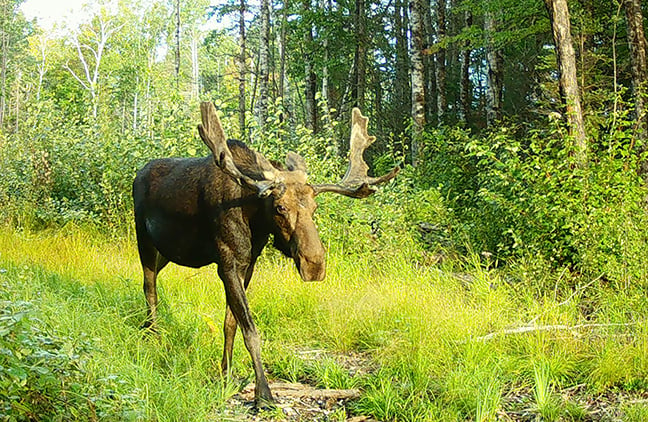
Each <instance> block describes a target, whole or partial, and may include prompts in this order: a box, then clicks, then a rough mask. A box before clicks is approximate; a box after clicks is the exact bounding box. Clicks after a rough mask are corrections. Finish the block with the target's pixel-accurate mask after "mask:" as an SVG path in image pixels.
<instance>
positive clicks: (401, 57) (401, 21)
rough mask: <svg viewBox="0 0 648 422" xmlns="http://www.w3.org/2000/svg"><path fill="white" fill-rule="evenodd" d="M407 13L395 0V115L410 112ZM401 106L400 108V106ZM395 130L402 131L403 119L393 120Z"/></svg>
mask: <svg viewBox="0 0 648 422" xmlns="http://www.w3.org/2000/svg"><path fill="white" fill-rule="evenodd" d="M408 23H409V22H408V15H407V7H406V6H405V5H404V2H403V0H396V3H395V14H394V29H395V30H396V38H395V42H396V48H395V54H396V58H395V61H396V83H395V86H394V90H395V94H396V107H397V108H396V109H395V113H396V115H397V116H403V115H406V114H408V113H410V110H411V109H412V105H411V99H412V96H411V92H412V91H411V89H410V74H409V55H408V52H407V28H408ZM400 107H402V108H400ZM394 123H395V124H396V125H397V126H396V132H397V133H402V132H403V131H404V130H405V128H404V126H403V124H404V123H405V122H404V121H403V119H399V120H397V121H396V122H394Z"/></svg>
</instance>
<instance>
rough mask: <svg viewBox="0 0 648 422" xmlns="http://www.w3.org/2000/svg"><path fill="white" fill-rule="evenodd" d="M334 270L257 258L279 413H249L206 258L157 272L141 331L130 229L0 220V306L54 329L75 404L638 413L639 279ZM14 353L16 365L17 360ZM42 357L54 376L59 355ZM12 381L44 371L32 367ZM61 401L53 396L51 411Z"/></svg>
mask: <svg viewBox="0 0 648 422" xmlns="http://www.w3.org/2000/svg"><path fill="white" fill-rule="evenodd" d="M464 265H465V264H464ZM329 270H330V271H329V274H328V276H327V280H326V281H325V282H322V283H304V282H302V281H301V280H300V279H299V278H298V275H297V274H296V271H295V269H294V264H293V263H292V262H290V261H287V260H284V259H282V258H280V257H279V258H277V257H275V256H274V255H271V254H268V255H264V257H263V260H260V262H259V264H258V268H257V272H256V273H255V278H254V280H253V283H252V284H251V285H250V288H249V291H248V293H249V295H248V297H249V299H250V307H251V309H252V310H253V314H254V318H255V321H256V323H257V327H258V329H259V332H260V333H261V336H262V339H263V354H262V357H263V361H264V364H265V369H266V373H267V375H268V378H269V380H270V382H271V384H270V388H271V390H272V391H273V393H274V395H275V398H276V401H277V407H276V408H275V409H272V410H262V411H257V410H255V409H254V406H253V398H254V397H253V394H254V393H253V391H254V388H253V386H252V385H249V382H250V379H251V377H252V369H251V366H250V361H249V354H248V353H247V350H246V349H245V347H244V345H243V342H242V341H241V339H240V337H239V339H238V341H237V342H236V343H235V348H234V356H233V361H232V363H233V368H232V369H233V370H232V376H233V379H234V380H236V382H232V380H231V379H227V378H225V377H221V376H220V371H219V368H220V365H219V364H220V357H221V354H222V350H223V349H222V347H223V344H222V335H221V331H222V330H221V324H222V312H223V311H222V310H223V309H224V307H225V298H224V294H223V292H222V287H221V286H220V282H218V280H217V274H216V269H215V268H213V267H207V268H203V269H199V270H194V269H187V268H182V267H178V266H169V267H168V268H165V270H164V272H163V273H162V276H161V277H160V285H159V294H160V311H159V316H160V320H159V326H160V331H159V333H158V335H156V336H143V335H142V331H141V329H140V327H141V325H142V321H143V320H144V319H145V318H146V311H145V307H144V299H143V295H142V292H141V281H140V280H141V269H140V267H139V262H138V261H137V255H136V247H135V245H134V244H133V243H132V239H123V240H121V241H113V240H109V239H108V240H106V239H102V238H100V237H95V236H93V235H92V234H88V233H86V232H84V231H76V230H75V231H71V232H67V233H66V232H60V231H59V232H53V233H36V234H34V233H23V232H16V231H12V230H6V229H5V230H0V301H4V302H3V303H5V304H13V305H11V306H14V307H16V309H18V310H20V309H22V308H23V307H24V306H25V305H24V304H25V303H29V304H30V305H29V308H28V309H31V311H30V312H31V314H30V315H32V318H33V321H32V320H30V321H32V322H30V324H34V327H33V328H32V327H31V326H26V330H27V331H26V332H33V331H29V330H40V331H36V332H42V333H46V334H47V338H50V337H51V338H58V339H61V340H60V343H61V344H62V346H61V347H63V346H65V347H63V349H62V350H63V351H64V352H65V353H64V354H63V355H61V356H63V357H65V359H67V360H66V361H70V362H71V363H73V364H74V365H76V366H74V368H76V369H75V370H76V371H77V372H76V373H78V375H79V376H80V377H82V379H83V384H84V386H85V387H87V391H86V392H85V393H84V394H85V396H83V397H88V398H89V400H93V399H94V400H95V401H94V402H92V403H96V408H95V407H92V408H88V407H87V403H88V402H90V401H89V400H85V399H84V400H80V401H78V403H77V407H76V408H74V412H76V414H78V415H90V416H92V415H94V414H95V413H98V412H102V413H101V414H102V415H105V416H106V417H107V418H109V420H145V421H148V420H157V421H160V422H166V421H169V422H171V421H177V420H186V418H187V415H191V416H192V418H193V420H200V421H231V422H248V421H287V422H297V421H300V422H301V421H323V422H324V421H326V422H328V421H331V422H340V421H351V422H368V421H383V422H387V421H411V422H434V421H438V422H445V421H495V420H497V421H520V422H531V421H539V420H542V421H557V422H559V421H586V422H587V421H597V422H598V421H606V422H607V421H610V422H612V421H614V422H616V421H623V422H643V421H646V420H648V313H647V312H648V295H647V294H646V290H648V286H646V287H645V288H644V284H642V281H641V280H638V281H636V283H635V284H632V283H628V284H627V285H626V284H621V285H619V286H615V285H613V284H611V283H609V282H604V281H601V280H598V279H595V280H581V279H578V278H569V275H568V274H563V273H560V274H557V275H556V274H552V273H548V272H546V271H533V268H525V269H524V270H525V272H524V273H522V272H518V274H517V275H516V276H515V277H512V276H510V274H503V273H502V272H500V271H495V270H490V269H487V268H484V267H483V266H481V265H480V264H479V263H476V264H475V265H474V266H473V267H472V268H470V267H468V268H466V267H465V266H464V268H459V267H448V266H446V267H444V266H439V265H436V266H426V267H415V266H413V265H412V263H411V262H409V260H408V259H407V258H406V257H404V258H402V259H400V260H399V259H397V257H396V258H392V259H390V260H389V261H384V262H383V261H381V262H380V263H379V264H376V263H375V262H374V261H372V260H370V259H369V258H362V257H353V259H351V258H348V257H346V256H342V255H336V254H331V255H330V256H329ZM459 273H461V274H463V273H466V274H470V277H458V276H457V274H459ZM583 310H587V312H584V311H583ZM22 314H24V312H22V313H20V315H22ZM23 321H27V320H25V319H23ZM89 321H92V323H89ZM1 322H2V321H1V320H0V323H1ZM24 324H27V323H26V322H24ZM9 328H11V327H9ZM14 340H15V339H13V338H11V337H9V336H4V337H2V336H0V346H2V342H4V346H2V347H5V348H7V350H10V349H12V348H13V349H15V350H16V353H17V354H16V356H18V355H20V356H22V355H24V354H25V353H27V352H28V351H26V350H27V349H26V348H25V347H23V346H21V343H20V342H16V341H14ZM24 341H29V342H30V343H29V344H32V343H33V342H34V341H33V339H32V338H30V337H25V339H24ZM48 341H49V340H48ZM36 344H37V345H39V344H40V343H36ZM30 347H31V346H30ZM42 347H52V346H51V345H50V344H49V343H47V344H44V345H42ZM32 348H33V347H32ZM3 356H5V357H6V355H2V354H0V359H2V358H3ZM39 356H40V355H39ZM39 356H34V359H36V360H37V361H38V362H39V363H42V362H41V359H40V357H39ZM56 356H59V355H56ZM57 359H58V357H57ZM61 359H63V358H61ZM14 363H15V366H17V369H21V368H22V367H23V363H24V359H22V360H19V359H15V362H14ZM45 363H46V364H48V365H50V366H51V368H52V371H53V373H56V374H59V373H61V372H60V369H61V368H60V366H61V365H60V363H59V360H56V359H50V360H48V361H45ZM0 364H1V362H0ZM30 368H31V367H30ZM28 369H29V368H28ZM30 371H31V369H30ZM15 373H18V372H15ZM19 374H25V375H24V376H27V374H31V375H33V376H34V380H40V378H38V377H37V376H38V372H35V373H33V374H32V372H26V371H22V372H20V373H19ZM31 375H30V376H31ZM30 380H31V378H30ZM0 381H2V374H1V373H0ZM55 384H56V385H59V388H60V383H58V382H57V383H55ZM27 385H28V386H33V388H34V389H35V388H36V387H38V385H39V384H38V383H37V382H36V383H34V384H27ZM30 388H31V387H30ZM34 391H36V390H34ZM38 392H39V394H40V396H38V397H40V398H41V399H43V394H42V391H41V390H38ZM0 393H2V391H0ZM48 394H49V393H48ZM59 396H60V394H58V392H57V391H55V390H54V391H53V392H52V393H51V397H52V400H53V403H54V406H56V405H57V403H59V402H58V401H56V398H57V397H59ZM47 397H49V396H47ZM47 397H45V398H47ZM1 400H2V396H1V394H0V401H1ZM41 403H42V400H41V401H38V402H33V403H28V404H29V405H32V406H40V405H41ZM26 405H27V404H25V406H26ZM66 406H68V407H69V405H67V404H66ZM68 407H66V408H61V409H59V410H60V411H61V412H63V413H62V414H65V413H64V412H66V411H67V409H68ZM1 410H2V409H0V411H1ZM18 410H20V409H17V411H18ZM1 418H2V416H1V415H0V419H1ZM110 418H112V419H110ZM91 419H92V417H89V418H88V420H91Z"/></svg>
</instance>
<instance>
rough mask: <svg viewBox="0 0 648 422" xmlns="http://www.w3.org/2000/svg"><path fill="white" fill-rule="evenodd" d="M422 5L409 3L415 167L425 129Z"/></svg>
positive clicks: (420, 2)
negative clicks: (420, 140)
mask: <svg viewBox="0 0 648 422" xmlns="http://www.w3.org/2000/svg"><path fill="white" fill-rule="evenodd" d="M422 12H423V5H422V1H421V0H413V1H411V2H410V25H411V30H412V41H411V43H412V44H411V47H410V60H411V71H412V120H413V133H412V164H413V165H416V164H417V161H418V155H419V147H418V142H419V138H420V137H421V134H422V133H423V129H424V128H425V124H426V122H425V69H424V66H423V38H424V30H425V29H424V25H423V13H422Z"/></svg>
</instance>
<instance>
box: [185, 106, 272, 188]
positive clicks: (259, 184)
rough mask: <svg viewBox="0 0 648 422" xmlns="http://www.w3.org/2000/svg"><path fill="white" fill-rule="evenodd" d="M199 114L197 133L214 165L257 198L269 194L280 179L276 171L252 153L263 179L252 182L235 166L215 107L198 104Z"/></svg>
mask: <svg viewBox="0 0 648 422" xmlns="http://www.w3.org/2000/svg"><path fill="white" fill-rule="evenodd" d="M200 114H201V118H202V124H199V125H198V133H199V134H200V137H201V138H202V140H203V142H204V143H205V144H206V145H207V146H208V147H209V149H210V150H211V152H212V155H213V156H214V160H215V162H216V165H217V166H218V167H220V168H221V170H223V172H225V173H226V174H228V175H229V176H231V177H233V178H234V180H237V181H238V182H239V183H240V184H245V185H248V186H250V187H252V188H255V189H257V191H258V194H259V196H266V195H268V194H269V193H270V189H271V188H272V187H273V186H275V185H276V184H278V183H279V182H280V180H279V179H280V178H279V176H278V174H277V171H276V169H275V168H274V167H273V166H272V164H270V162H268V160H266V158H265V157H263V156H262V155H261V154H259V153H256V152H255V153H254V156H255V161H256V164H257V165H258V167H259V170H260V171H261V172H262V173H263V175H264V178H263V179H261V180H254V179H252V178H251V177H249V176H246V175H245V174H243V173H242V172H241V171H240V170H239V169H238V167H236V164H235V163H234V157H233V156H232V152H231V151H230V149H229V147H228V146H227V137H226V136H225V131H224V130H223V126H222V125H221V122H220V119H219V118H218V114H217V113H216V107H214V104H212V103H211V102H203V103H201V104H200Z"/></svg>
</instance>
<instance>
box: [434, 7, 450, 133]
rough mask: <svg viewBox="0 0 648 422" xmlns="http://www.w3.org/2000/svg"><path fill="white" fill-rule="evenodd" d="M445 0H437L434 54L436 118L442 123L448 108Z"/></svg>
mask: <svg viewBox="0 0 648 422" xmlns="http://www.w3.org/2000/svg"><path fill="white" fill-rule="evenodd" d="M446 7H447V3H446V0H437V43H440V47H439V48H438V51H437V52H436V55H435V61H436V63H435V72H436V92H437V119H438V122H439V123H443V121H444V119H445V112H446V109H447V108H448V100H447V97H446V77H447V72H446V49H445V46H444V39H445V37H446V31H447V22H446Z"/></svg>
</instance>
